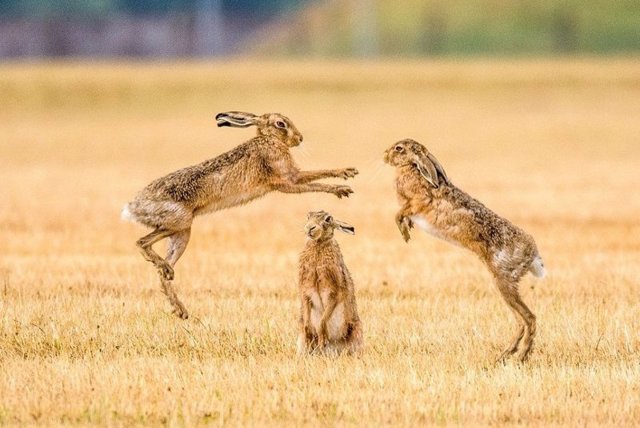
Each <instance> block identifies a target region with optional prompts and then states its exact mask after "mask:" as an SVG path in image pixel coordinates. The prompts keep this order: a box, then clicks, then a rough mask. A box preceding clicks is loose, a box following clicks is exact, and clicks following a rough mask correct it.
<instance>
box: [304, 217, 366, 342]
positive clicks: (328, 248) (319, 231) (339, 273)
mask: <svg viewBox="0 0 640 428" xmlns="http://www.w3.org/2000/svg"><path fill="white" fill-rule="evenodd" d="M335 229H338V230H341V231H343V232H346V233H349V234H352V235H353V234H354V233H355V231H354V228H353V226H349V225H348V224H346V223H343V222H341V221H338V220H335V219H334V218H333V217H332V216H331V215H329V213H326V212H324V211H315V212H310V213H309V215H308V221H307V224H306V226H305V233H306V234H307V237H308V239H307V243H306V245H305V247H304V250H303V251H302V253H301V254H300V268H299V284H298V285H299V290H300V303H301V304H300V311H301V314H300V333H299V335H298V354H306V353H311V352H315V351H317V352H321V353H332V354H340V353H342V352H346V353H348V354H353V353H356V354H357V353H360V351H361V350H362V325H361V323H360V318H358V308H357V306H356V296H355V289H354V286H353V280H352V279H351V275H350V274H349V270H348V269H347V267H346V266H345V264H344V261H343V260H342V253H341V252H340V247H339V246H338V243H337V242H336V240H335V239H334V237H333V231H334V230H335Z"/></svg>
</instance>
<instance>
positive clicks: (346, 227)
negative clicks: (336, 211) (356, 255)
mask: <svg viewBox="0 0 640 428" xmlns="http://www.w3.org/2000/svg"><path fill="white" fill-rule="evenodd" d="M333 225H334V226H335V228H336V229H338V230H340V231H342V232H344V233H348V234H349V235H355V234H356V228H355V227H353V226H351V225H350V224H347V223H345V222H343V221H340V220H333Z"/></svg>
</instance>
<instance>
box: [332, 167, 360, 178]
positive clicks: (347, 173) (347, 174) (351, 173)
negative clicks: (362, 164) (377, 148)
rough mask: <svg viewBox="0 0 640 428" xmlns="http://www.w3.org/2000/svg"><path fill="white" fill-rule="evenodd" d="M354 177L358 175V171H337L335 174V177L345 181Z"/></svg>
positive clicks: (352, 169)
mask: <svg viewBox="0 0 640 428" xmlns="http://www.w3.org/2000/svg"><path fill="white" fill-rule="evenodd" d="M356 175H358V170H357V169H355V168H345V169H339V170H338V171H337V173H336V177H338V178H343V179H345V180H346V179H348V178H353V177H355V176H356Z"/></svg>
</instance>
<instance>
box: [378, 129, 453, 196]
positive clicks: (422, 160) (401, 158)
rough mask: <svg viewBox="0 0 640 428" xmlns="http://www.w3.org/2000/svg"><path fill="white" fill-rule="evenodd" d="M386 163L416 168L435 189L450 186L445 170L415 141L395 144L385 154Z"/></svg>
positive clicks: (410, 140)
mask: <svg viewBox="0 0 640 428" xmlns="http://www.w3.org/2000/svg"><path fill="white" fill-rule="evenodd" d="M384 161H385V162H386V163H388V164H389V165H391V166H395V167H402V166H407V165H411V166H414V167H415V168H416V169H417V170H418V172H420V175H422V177H424V179H425V180H427V182H428V183H429V184H430V185H431V186H432V187H434V188H438V187H440V184H441V183H442V182H444V183H446V184H450V181H449V178H448V177H447V174H446V172H445V171H444V168H442V165H440V162H438V159H436V157H435V156H433V155H432V154H431V153H429V150H427V148H426V147H425V146H423V145H422V144H420V143H418V142H417V141H415V140H412V139H409V138H407V139H406V140H401V141H398V142H397V143H395V144H394V145H393V146H391V147H390V148H388V149H387V151H386V152H384Z"/></svg>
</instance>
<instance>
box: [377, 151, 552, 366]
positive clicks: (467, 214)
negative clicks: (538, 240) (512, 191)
mask: <svg viewBox="0 0 640 428" xmlns="http://www.w3.org/2000/svg"><path fill="white" fill-rule="evenodd" d="M384 160H385V162H386V163H388V164H389V165H391V166H394V167H395V168H396V190H397V194H398V200H399V202H400V205H401V208H400V211H399V212H398V213H397V215H396V224H397V226H398V228H399V229H400V233H401V234H402V237H403V238H404V240H405V241H407V242H408V241H409V238H410V235H409V230H410V229H411V228H412V227H413V226H414V225H416V226H418V227H419V228H421V229H424V230H425V231H427V232H428V233H430V234H432V235H434V236H435V237H437V238H440V239H444V240H446V241H449V242H451V243H454V244H457V245H460V246H462V247H464V248H467V249H469V250H471V251H472V252H474V253H475V254H477V255H478V256H479V257H480V259H481V260H482V261H483V262H484V263H485V264H486V265H487V267H488V268H489V271H490V272H491V273H492V275H493V277H494V279H495V282H496V284H497V286H498V289H499V290H500V293H501V294H502V297H503V298H504V300H505V301H506V302H507V304H508V305H509V308H510V309H511V311H512V312H513V313H514V315H515V316H516V320H517V321H518V324H519V327H518V330H517V333H516V334H515V336H514V337H513V340H512V341H511V343H510V345H509V346H508V347H507V348H506V349H505V351H504V352H503V353H502V355H501V356H500V358H499V360H504V359H505V358H506V357H508V356H510V355H513V354H515V353H516V352H518V350H519V354H518V358H519V360H520V361H525V360H526V359H527V357H528V356H529V353H530V351H531V347H532V344H533V338H534V336H535V333H536V317H535V316H534V315H533V313H532V312H531V311H530V310H529V308H528V307H527V305H525V304H524V302H523V301H522V299H521V298H520V294H519V293H518V282H519V280H520V278H522V277H523V276H524V275H525V274H526V273H527V272H528V271H529V272H532V273H533V275H535V276H536V277H543V276H544V275H545V269H544V264H543V262H542V258H541V257H540V254H539V253H538V249H537V248H536V244H535V242H534V240H533V238H532V237H531V236H530V235H528V234H527V233H525V232H524V231H523V230H521V229H520V228H518V227H517V226H515V225H513V224H511V223H510V222H509V221H507V220H505V219H504V218H502V217H500V216H498V215H497V214H495V213H494V212H493V211H491V210H490V209H488V208H487V207H485V206H484V205H483V204H482V203H480V202H479V201H477V200H476V199H474V198H472V197H471V196H469V195H468V194H466V193H465V192H463V191H462V190H460V189H459V188H457V187H456V186H454V185H453V184H452V183H451V181H450V180H449V178H448V177H447V174H446V172H445V171H444V169H443V168H442V166H441V165H440V163H439V162H438V160H437V159H436V158H435V157H434V156H433V155H432V154H431V153H429V151H428V150H427V149H426V148H425V147H424V146H423V145H422V144H420V143H418V142H416V141H414V140H410V139H406V140H402V141H399V142H397V143H396V144H394V145H393V146H392V147H391V148H389V149H388V150H387V151H386V152H385V155H384Z"/></svg>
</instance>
